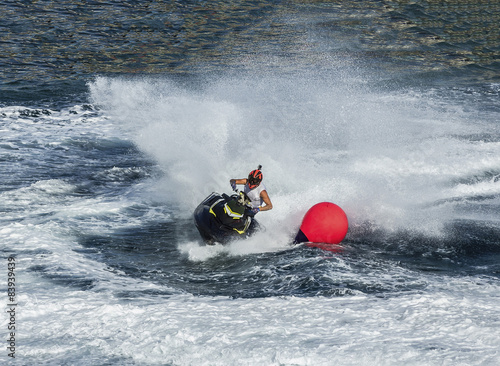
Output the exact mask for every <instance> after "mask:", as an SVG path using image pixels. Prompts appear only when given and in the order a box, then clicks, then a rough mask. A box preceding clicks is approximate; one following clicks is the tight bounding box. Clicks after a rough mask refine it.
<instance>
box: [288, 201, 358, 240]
mask: <svg viewBox="0 0 500 366" xmlns="http://www.w3.org/2000/svg"><path fill="white" fill-rule="evenodd" d="M348 227H349V224H348V222H347V216H346V214H345V212H344V210H342V209H341V208H340V207H339V206H337V205H336V204H334V203H331V202H321V203H317V204H315V205H314V206H312V207H311V208H310V209H309V211H307V212H306V214H305V216H304V218H303V219H302V224H301V225H300V230H299V232H298V233H297V236H296V237H295V243H303V242H306V241H309V242H313V243H327V244H338V243H340V242H341V241H342V240H344V238H345V236H346V235H347V229H348Z"/></svg>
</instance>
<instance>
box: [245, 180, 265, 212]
mask: <svg viewBox="0 0 500 366" xmlns="http://www.w3.org/2000/svg"><path fill="white" fill-rule="evenodd" d="M265 190H266V186H265V185H264V183H261V184H259V185H258V186H257V187H255V188H254V189H250V188H249V187H248V184H245V187H244V188H243V192H245V194H246V195H247V196H248V198H249V199H250V201H251V205H252V207H254V208H255V207H260V206H262V203H264V200H263V199H262V197H261V196H260V194H261V192H262V191H265Z"/></svg>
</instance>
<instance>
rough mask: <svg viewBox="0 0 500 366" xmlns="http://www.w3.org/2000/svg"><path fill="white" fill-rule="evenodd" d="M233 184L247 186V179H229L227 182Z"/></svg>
mask: <svg viewBox="0 0 500 366" xmlns="http://www.w3.org/2000/svg"><path fill="white" fill-rule="evenodd" d="M233 182H234V184H247V179H246V178H242V179H231V180H230V181H229V183H233Z"/></svg>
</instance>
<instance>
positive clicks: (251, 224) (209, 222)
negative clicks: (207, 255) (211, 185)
mask: <svg viewBox="0 0 500 366" xmlns="http://www.w3.org/2000/svg"><path fill="white" fill-rule="evenodd" d="M254 215H255V214H254V213H253V212H252V207H251V205H250V200H249V199H248V197H247V195H246V194H245V193H243V192H239V193H237V194H233V195H231V196H228V195H227V194H225V193H222V194H219V193H216V192H213V193H212V194H211V195H210V196H208V197H207V198H205V199H204V200H203V202H202V203H200V204H199V205H198V207H197V208H196V209H195V210H194V222H195V224H196V228H197V229H198V231H199V232H200V235H201V237H202V238H203V240H204V241H205V242H206V243H207V244H215V243H221V244H226V243H228V242H229V241H231V240H233V239H237V238H247V237H249V236H250V235H252V234H253V233H255V231H257V230H258V229H259V227H260V225H259V224H258V223H257V221H255V219H254Z"/></svg>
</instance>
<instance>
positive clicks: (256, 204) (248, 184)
mask: <svg viewBox="0 0 500 366" xmlns="http://www.w3.org/2000/svg"><path fill="white" fill-rule="evenodd" d="M261 169H262V165H259V167H258V168H257V169H255V170H252V171H251V172H250V174H248V178H242V179H231V180H230V181H229V183H230V184H231V187H232V188H233V190H235V189H236V185H237V184H244V185H245V187H244V189H243V192H245V194H246V195H247V196H248V198H249V199H250V201H251V205H252V207H253V208H252V211H253V213H254V214H256V213H257V212H259V211H269V210H271V209H272V208H273V204H272V203H271V199H270V198H269V195H268V194H267V191H266V186H265V185H264V184H263V183H262V177H263V176H262V172H261ZM263 203H264V204H265V205H264V206H262V204H263Z"/></svg>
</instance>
